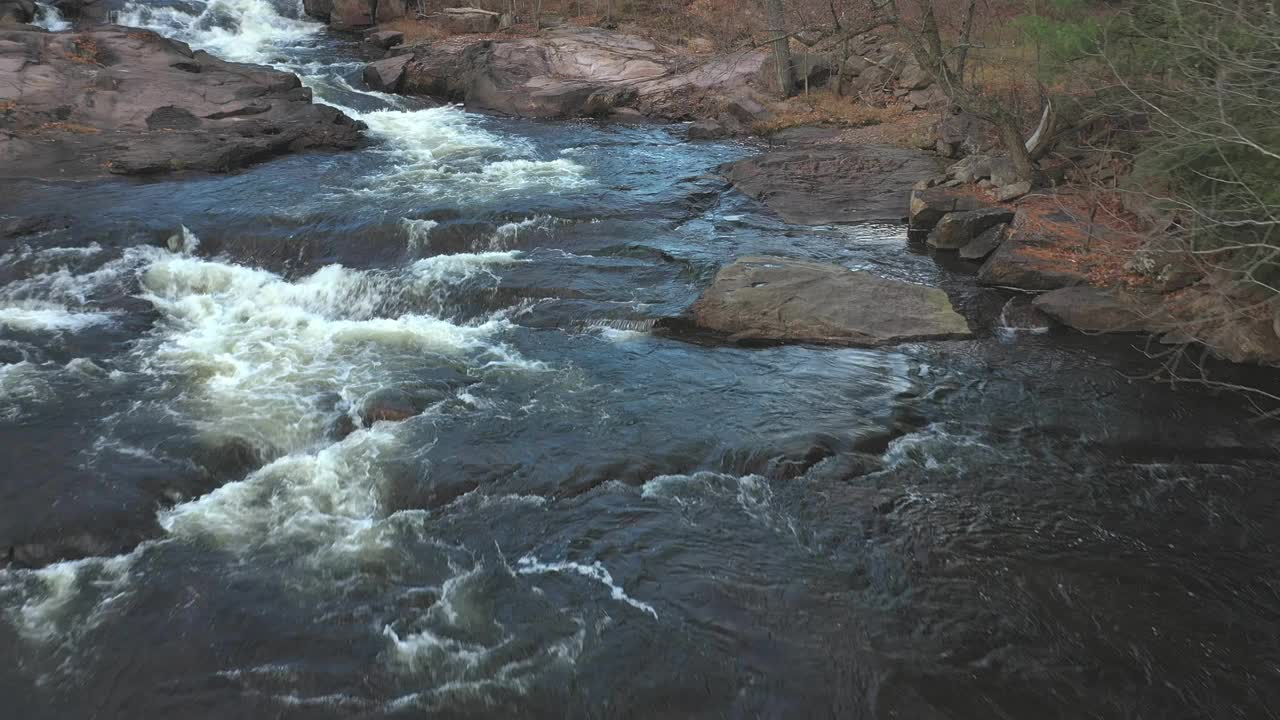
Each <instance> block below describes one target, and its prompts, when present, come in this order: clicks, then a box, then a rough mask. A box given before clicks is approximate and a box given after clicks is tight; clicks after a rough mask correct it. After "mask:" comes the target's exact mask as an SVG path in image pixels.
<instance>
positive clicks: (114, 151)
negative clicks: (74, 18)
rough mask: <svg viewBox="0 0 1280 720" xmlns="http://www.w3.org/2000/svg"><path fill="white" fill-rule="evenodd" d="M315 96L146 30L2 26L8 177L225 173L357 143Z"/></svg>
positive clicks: (354, 127) (349, 127)
mask: <svg viewBox="0 0 1280 720" xmlns="http://www.w3.org/2000/svg"><path fill="white" fill-rule="evenodd" d="M311 100H312V98H311V90H310V89H308V88H305V87H303V86H302V82H301V81H300V80H299V79H298V77H297V76H296V75H293V74H292V73H285V72H279V71H277V70H273V69H271V68H268V67H263V66H260V65H246V64H243V63H231V62H225V61H223V60H219V59H218V58H215V57H213V56H212V55H209V54H208V53H205V52H202V51H194V52H193V51H192V50H191V48H190V47H188V46H187V45H186V44H184V43H181V42H177V41H174V40H168V39H165V38H163V37H161V36H159V35H157V34H156V33H154V32H151V31H149V30H139V29H135V28H125V27H117V26H102V27H99V28H95V29H93V30H91V31H86V32H78V33H77V32H70V33H49V32H45V31H44V30H41V29H38V28H32V27H19V28H13V29H0V177H40V178H57V179H63V178H65V179H79V178H86V177H93V176H96V175H104V174H107V173H114V174H124V175H141V174H156V173H163V172H171V171H176V170H198V171H209V172H228V171H233V170H237V169H240V168H242V167H244V166H246V165H248V164H250V163H254V162H258V161H261V160H265V159H267V158H269V157H272V156H275V155H281V154H284V153H290V152H296V151H300V150H304V149H309V148H314V149H346V148H352V147H356V146H357V145H358V144H359V143H360V142H361V132H360V131H361V128H362V126H361V124H360V123H358V122H356V121H354V120H352V119H351V118H349V117H347V116H346V115H344V114H342V113H341V112H340V111H338V110H336V109H335V108H332V107H328V106H325V105H318V104H315V103H313V102H312V101H311Z"/></svg>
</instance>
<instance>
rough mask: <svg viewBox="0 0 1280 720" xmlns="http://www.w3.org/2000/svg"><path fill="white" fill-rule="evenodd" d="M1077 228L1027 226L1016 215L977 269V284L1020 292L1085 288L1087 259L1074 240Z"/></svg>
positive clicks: (1041, 224) (1023, 218)
mask: <svg viewBox="0 0 1280 720" xmlns="http://www.w3.org/2000/svg"><path fill="white" fill-rule="evenodd" d="M1077 235H1079V227H1078V225H1077V224H1076V223H1075V222H1074V221H1073V220H1071V219H1070V218H1064V219H1063V220H1062V221H1061V222H1052V223H1044V222H1034V223H1033V222H1029V221H1028V219H1027V215H1026V214H1025V213H1024V212H1019V213H1018V214H1017V216H1016V217H1015V218H1014V221H1013V223H1012V224H1011V225H1010V226H1009V229H1008V230H1007V231H1006V233H1005V237H1006V239H1005V241H1004V242H1003V243H1001V244H1000V246H999V248H998V249H996V251H995V252H994V253H992V254H991V257H989V258H987V261H986V263H984V264H983V266H982V267H981V268H979V269H978V282H979V283H981V284H983V285H994V286H997V287H1013V288H1020V289H1022V290H1057V289H1058V288H1064V287H1074V286H1076V285H1088V284H1089V270H1090V267H1089V265H1088V263H1089V256H1088V254H1087V253H1084V252H1083V250H1084V245H1083V243H1082V242H1078V241H1077V240H1076V236H1077Z"/></svg>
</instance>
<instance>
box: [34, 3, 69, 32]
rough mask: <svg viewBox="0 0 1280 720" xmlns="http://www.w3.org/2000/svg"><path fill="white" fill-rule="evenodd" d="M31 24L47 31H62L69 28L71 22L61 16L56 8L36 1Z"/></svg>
mask: <svg viewBox="0 0 1280 720" xmlns="http://www.w3.org/2000/svg"><path fill="white" fill-rule="evenodd" d="M32 24H33V25H36V26H38V27H42V28H44V29H45V30H48V31H49V32H62V31H63V30H70V29H71V23H69V22H67V21H66V19H64V18H63V17H62V13H60V12H58V8H56V7H54V6H52V5H46V4H45V3H36V19H35V22H33V23H32Z"/></svg>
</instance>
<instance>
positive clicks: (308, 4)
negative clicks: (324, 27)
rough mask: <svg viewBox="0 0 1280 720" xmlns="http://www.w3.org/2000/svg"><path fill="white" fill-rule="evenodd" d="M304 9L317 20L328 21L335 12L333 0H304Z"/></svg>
mask: <svg viewBox="0 0 1280 720" xmlns="http://www.w3.org/2000/svg"><path fill="white" fill-rule="evenodd" d="M302 11H303V12H305V13H306V14H307V15H310V16H311V17H313V18H316V19H317V20H324V21H325V22H328V21H329V17H330V16H331V15H332V14H333V0H302Z"/></svg>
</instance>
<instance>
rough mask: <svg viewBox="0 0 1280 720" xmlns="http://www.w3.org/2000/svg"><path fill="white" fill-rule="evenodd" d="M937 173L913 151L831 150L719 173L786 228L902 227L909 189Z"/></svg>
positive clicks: (784, 153) (790, 153)
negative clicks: (878, 224) (869, 224)
mask: <svg viewBox="0 0 1280 720" xmlns="http://www.w3.org/2000/svg"><path fill="white" fill-rule="evenodd" d="M937 169H938V168H937V164H936V161H935V160H934V159H932V158H931V157H929V156H927V155H925V154H924V153H921V152H919V151H916V150H907V149H903V148H897V147H888V146H879V145H843V144H832V145H823V146H814V147H800V148H797V149H786V150H778V151H774V152H769V153H765V154H763V155H759V156H756V157H753V158H747V159H746V160H740V161H738V162H735V163H731V164H729V165H726V166H724V167H722V168H721V169H720V171H721V173H722V174H723V175H724V176H725V177H726V178H727V179H728V180H729V182H731V183H733V186H734V187H736V188H737V189H738V190H739V191H741V192H743V193H745V194H746V195H749V196H751V197H753V198H755V199H757V200H760V201H761V202H763V203H764V204H766V205H768V206H769V208H770V209H772V210H774V211H775V212H777V213H778V214H779V215H781V216H782V219H784V220H786V221H787V222H791V223H798V224H802V225H828V224H832V223H855V222H883V223H900V222H903V221H904V220H906V219H907V216H908V213H909V206H908V197H909V193H910V191H911V186H912V184H913V183H915V182H916V180H917V179H919V178H920V176H922V175H929V174H932V173H934V172H937Z"/></svg>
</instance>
